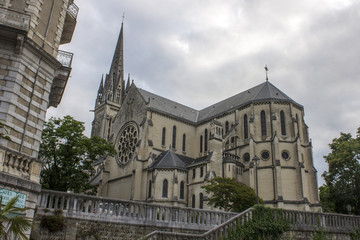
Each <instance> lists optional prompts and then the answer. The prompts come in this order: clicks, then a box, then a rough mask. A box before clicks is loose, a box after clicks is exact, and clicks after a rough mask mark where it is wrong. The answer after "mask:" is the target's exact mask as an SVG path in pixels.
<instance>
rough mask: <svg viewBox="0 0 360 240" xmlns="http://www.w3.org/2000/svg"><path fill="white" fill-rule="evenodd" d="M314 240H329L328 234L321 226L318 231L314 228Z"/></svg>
mask: <svg viewBox="0 0 360 240" xmlns="http://www.w3.org/2000/svg"><path fill="white" fill-rule="evenodd" d="M312 238H313V240H327V234H326V231H325V230H324V228H323V227H321V226H319V227H318V228H317V229H316V227H315V226H314V232H313V234H312Z"/></svg>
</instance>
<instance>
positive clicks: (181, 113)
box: [91, 25, 321, 211]
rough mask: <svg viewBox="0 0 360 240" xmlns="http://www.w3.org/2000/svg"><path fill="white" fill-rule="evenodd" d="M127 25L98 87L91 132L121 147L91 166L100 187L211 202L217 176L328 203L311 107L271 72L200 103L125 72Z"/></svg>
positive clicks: (275, 198)
mask: <svg viewBox="0 0 360 240" xmlns="http://www.w3.org/2000/svg"><path fill="white" fill-rule="evenodd" d="M123 50H124V42H123V25H122V26H121V30H120V34H119V38H118V41H117V44H116V48H115V52H114V56H113V59H112V63H111V66H110V71H109V73H108V74H106V75H105V77H103V78H102V79H101V83H100V86H99V89H98V93H97V97H96V101H95V109H94V115H95V116H94V121H93V123H92V131H91V135H92V136H98V137H102V138H105V139H107V140H109V141H111V142H113V143H114V145H115V148H116V151H117V154H116V155H115V156H113V157H112V156H103V157H102V158H100V159H98V160H97V161H96V162H95V163H94V166H95V168H96V173H95V174H94V176H93V177H92V179H91V183H92V184H94V185H96V186H97V187H98V195H99V196H104V197H110V198H116V199H126V200H136V201H144V202H149V203H156V204H164V205H172V206H181V207H192V208H200V209H212V207H211V206H209V205H208V204H207V200H208V196H207V194H206V193H205V191H204V189H203V188H201V186H203V185H204V184H206V181H207V180H210V179H212V178H214V177H228V178H235V179H237V181H239V182H241V183H244V184H246V185H248V186H250V187H252V188H253V189H254V190H255V191H256V192H257V193H258V194H259V197H261V198H262V199H263V200H264V204H265V205H266V206H270V207H274V208H286V209H294V210H305V211H321V205H320V203H319V196H318V184H317V176H316V173H317V171H316V169H315V168H314V161H313V154H312V144H311V141H310V140H309V135H308V126H307V125H306V123H305V122H304V107H303V106H302V105H300V104H299V103H297V102H295V101H294V100H293V99H292V98H290V97H289V96H288V95H286V94H285V93H284V92H282V91H281V90H280V89H278V88H277V87H276V86H274V85H273V84H272V83H270V82H269V81H268V79H266V80H264V81H263V82H262V83H260V84H258V85H256V86H254V87H252V88H250V89H244V90H243V91H242V92H240V93H238V94H236V95H234V96H229V98H227V99H224V100H222V101H220V102H218V103H215V104H211V103H209V104H211V105H209V106H208V107H206V108H204V109H201V110H197V109H193V108H191V107H189V106H185V105H183V104H181V103H178V102H175V101H172V100H170V99H166V98H164V97H162V96H159V95H156V94H154V93H151V92H149V91H146V90H145V89H141V88H138V87H137V86H136V85H135V83H134V82H133V81H131V80H130V75H129V76H128V77H127V79H125V77H124V51H123Z"/></svg>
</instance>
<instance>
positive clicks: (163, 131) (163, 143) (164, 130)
mask: <svg viewBox="0 0 360 240" xmlns="http://www.w3.org/2000/svg"><path fill="white" fill-rule="evenodd" d="M165 134H166V128H164V127H163V130H162V137H161V145H162V146H165Z"/></svg>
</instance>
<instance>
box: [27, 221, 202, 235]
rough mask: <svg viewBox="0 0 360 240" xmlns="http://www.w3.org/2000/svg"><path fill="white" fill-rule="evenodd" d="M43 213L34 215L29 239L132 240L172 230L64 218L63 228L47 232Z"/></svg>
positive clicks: (192, 231)
mask: <svg viewBox="0 0 360 240" xmlns="http://www.w3.org/2000/svg"><path fill="white" fill-rule="evenodd" d="M42 216H43V215H36V217H35V219H34V222H33V227H32V232H31V238H30V239H31V240H35V239H36V240H108V239H112V240H133V239H141V238H142V237H143V236H145V235H147V234H149V233H151V232H153V231H156V230H159V231H161V230H162V231H172V229H169V228H164V227H163V228H159V227H154V226H147V225H132V224H124V223H112V222H101V221H91V220H76V219H70V218H66V220H65V225H66V227H65V229H64V230H63V231H59V232H53V233H51V232H49V230H47V229H44V228H41V226H40V222H41V218H42ZM175 231H176V232H178V231H181V232H183V233H195V234H196V233H197V234H198V233H202V232H201V231H196V230H185V229H183V230H179V229H176V230H175Z"/></svg>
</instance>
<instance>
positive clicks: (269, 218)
mask: <svg viewBox="0 0 360 240" xmlns="http://www.w3.org/2000/svg"><path fill="white" fill-rule="evenodd" d="M290 225H291V224H290V223H289V222H287V221H286V220H284V214H283V211H282V209H271V208H269V207H264V206H261V205H256V206H255V208H254V210H253V214H252V218H251V220H250V221H247V222H242V221H239V222H238V224H237V225H236V227H234V228H233V229H231V230H230V233H229V236H228V237H226V238H225V239H224V240H270V239H271V240H274V239H281V236H282V235H283V233H284V232H286V231H288V230H289V229H290Z"/></svg>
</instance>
